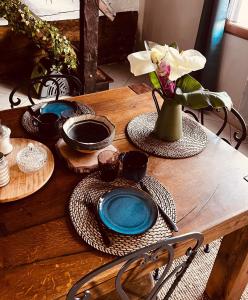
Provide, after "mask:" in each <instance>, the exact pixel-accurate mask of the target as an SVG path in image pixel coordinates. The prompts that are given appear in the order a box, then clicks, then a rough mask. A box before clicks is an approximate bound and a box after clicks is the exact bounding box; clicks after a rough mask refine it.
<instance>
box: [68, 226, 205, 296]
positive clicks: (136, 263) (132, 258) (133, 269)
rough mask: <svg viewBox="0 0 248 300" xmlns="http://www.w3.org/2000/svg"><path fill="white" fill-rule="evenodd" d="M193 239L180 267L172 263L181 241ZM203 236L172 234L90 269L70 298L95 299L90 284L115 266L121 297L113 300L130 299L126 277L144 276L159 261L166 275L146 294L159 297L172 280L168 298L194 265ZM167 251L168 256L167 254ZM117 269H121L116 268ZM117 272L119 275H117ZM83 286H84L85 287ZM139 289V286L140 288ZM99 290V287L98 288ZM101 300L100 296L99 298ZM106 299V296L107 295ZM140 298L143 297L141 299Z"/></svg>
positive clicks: (116, 281) (163, 273) (163, 274)
mask: <svg viewBox="0 0 248 300" xmlns="http://www.w3.org/2000/svg"><path fill="white" fill-rule="evenodd" d="M190 241H193V243H194V247H190V248H188V249H187V251H186V258H185V259H184V260H183V261H182V262H180V264H179V265H177V266H172V263H173V260H174V254H175V247H176V245H177V244H178V243H185V242H190ZM202 242H203V235H202V234H201V233H197V232H196V233H188V234H185V235H182V236H177V237H172V238H168V239H165V240H162V241H160V242H158V243H155V244H152V245H150V246H147V247H145V248H142V249H140V250H137V251H135V252H133V253H130V254H128V255H126V256H123V257H120V258H117V259H115V260H113V261H112V262H110V263H107V264H105V265H103V266H102V267H100V268H98V269H96V270H94V271H92V272H90V273H89V274H87V275H86V276H84V277H83V278H81V279H80V280H79V281H78V282H76V283H75V284H74V285H73V286H72V288H71V289H70V291H69V293H68V294H67V298H66V299H67V300H87V299H96V298H92V294H93V293H94V287H93V289H92V290H91V289H90V288H89V287H90V283H92V282H94V279H95V278H96V277H98V276H101V275H102V274H103V273H104V272H107V274H108V276H110V274H111V275H112V273H111V269H112V272H113V276H112V277H114V276H115V275H116V276H115V292H116V293H117V295H118V296H117V297H115V298H113V299H117V298H120V299H122V300H130V299H131V298H130V294H128V293H127V290H126V289H125V288H124V286H123V282H122V281H123V279H125V280H126V279H127V280H128V279H130V276H131V277H132V276H133V274H134V273H135V274H136V275H138V277H141V276H143V275H144V274H145V273H147V272H148V271H147V270H146V272H143V273H142V270H144V269H145V268H149V270H151V269H156V268H157V267H158V265H157V264H156V263H158V262H159V263H160V264H161V262H163V265H164V269H163V271H162V274H161V275H160V276H159V275H158V273H157V274H156V275H157V277H158V278H157V280H155V281H154V285H153V287H152V289H151V291H149V293H148V295H146V296H145V298H142V299H146V300H155V299H157V295H158V293H159V292H160V290H161V288H162V287H163V285H164V284H165V283H166V282H168V281H169V280H170V282H171V281H172V283H171V285H170V286H169V289H168V290H167V294H166V296H165V298H164V299H168V298H169V297H170V296H171V294H172V293H173V291H174V290H175V288H176V286H177V284H178V283H179V282H180V280H181V279H182V277H183V275H184V273H185V272H186V270H187V269H188V267H189V266H190V264H191V262H192V261H193V259H194V257H195V255H196V253H197V251H198V249H199V247H200V246H201V245H202ZM166 254H167V256H166ZM116 269H117V271H116ZM116 273H117V274H116ZM131 280H133V278H132V279H131ZM82 288H83V289H82ZM136 288H137V287H136ZM98 289H99V287H98ZM97 299H98V298H97ZM104 299H106V298H104ZM139 299H140V298H139Z"/></svg>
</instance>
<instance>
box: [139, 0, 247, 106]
mask: <svg viewBox="0 0 248 300" xmlns="http://www.w3.org/2000/svg"><path fill="white" fill-rule="evenodd" d="M140 1H142V2H144V4H143V10H144V11H143V12H142V11H141V16H143V26H142V29H143V31H142V37H141V38H142V39H143V40H144V39H146V40H151V41H154V42H158V43H161V44H163V43H170V42H173V41H177V43H178V45H179V47H180V48H182V49H189V48H193V47H194V44H195V38H196V35H197V30H198V26H199V21H200V17H201V11H202V7H203V0H187V1H185V0H173V1H172V0H140ZM141 7H142V6H141ZM223 46H224V47H223V53H222V58H221V70H220V76H219V82H218V90H224V91H226V92H228V93H229V94H230V96H231V97H232V100H233V102H234V105H235V107H236V108H238V109H239V108H240V103H241V100H242V97H243V93H244V88H245V84H246V78H247V77H248V40H244V39H241V38H238V37H236V36H233V35H230V34H225V36H224V44H223ZM247 106H248V103H247Z"/></svg>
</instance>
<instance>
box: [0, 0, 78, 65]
mask: <svg viewBox="0 0 248 300" xmlns="http://www.w3.org/2000/svg"><path fill="white" fill-rule="evenodd" d="M0 17H3V18H5V19H6V20H7V21H8V23H9V26H10V27H11V29H12V30H13V31H15V32H18V33H23V34H25V35H26V36H27V37H29V38H30V39H32V41H33V42H34V43H35V45H36V46H38V47H39V48H41V49H42V50H43V51H44V52H45V55H46V56H47V57H48V58H49V59H50V60H51V62H52V67H51V69H56V70H61V69H62V68H63V67H66V68H67V69H76V68H77V56H76V53H75V51H74V49H73V47H72V45H71V43H70V41H69V40H68V39H67V38H66V37H65V36H63V35H61V34H60V32H59V30H58V28H56V27H55V26H53V25H51V24H49V23H48V22H46V21H43V20H41V19H40V18H39V17H38V16H36V15H35V14H34V13H33V12H32V11H31V10H30V9H29V8H28V6H27V5H25V4H23V3H22V2H21V1H20V0H2V1H1V2H0Z"/></svg>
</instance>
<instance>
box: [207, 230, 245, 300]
mask: <svg viewBox="0 0 248 300" xmlns="http://www.w3.org/2000/svg"><path fill="white" fill-rule="evenodd" d="M247 236H248V226H246V227H243V228H241V229H239V230H236V231H234V232H232V233H230V234H228V235H226V236H225V237H224V238H223V240H222V243H221V246H220V249H219V252H218V255H217V258H216V260H215V263H214V266H213V270H212V272H211V275H210V278H209V280H208V284H207V288H206V293H207V295H208V297H209V298H210V299H213V300H214V299H218V300H239V299H240V298H241V296H242V294H243V291H244V289H245V287H246V285H247V283H248V239H247Z"/></svg>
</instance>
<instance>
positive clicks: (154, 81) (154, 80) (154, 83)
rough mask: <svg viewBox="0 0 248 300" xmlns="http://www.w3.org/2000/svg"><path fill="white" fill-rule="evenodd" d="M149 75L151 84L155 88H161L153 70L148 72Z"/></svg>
mask: <svg viewBox="0 0 248 300" xmlns="http://www.w3.org/2000/svg"><path fill="white" fill-rule="evenodd" d="M149 77H150V81H151V83H152V86H153V87H154V88H155V89H161V85H160V82H159V80H158V76H157V74H156V73H155V72H151V73H149Z"/></svg>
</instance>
